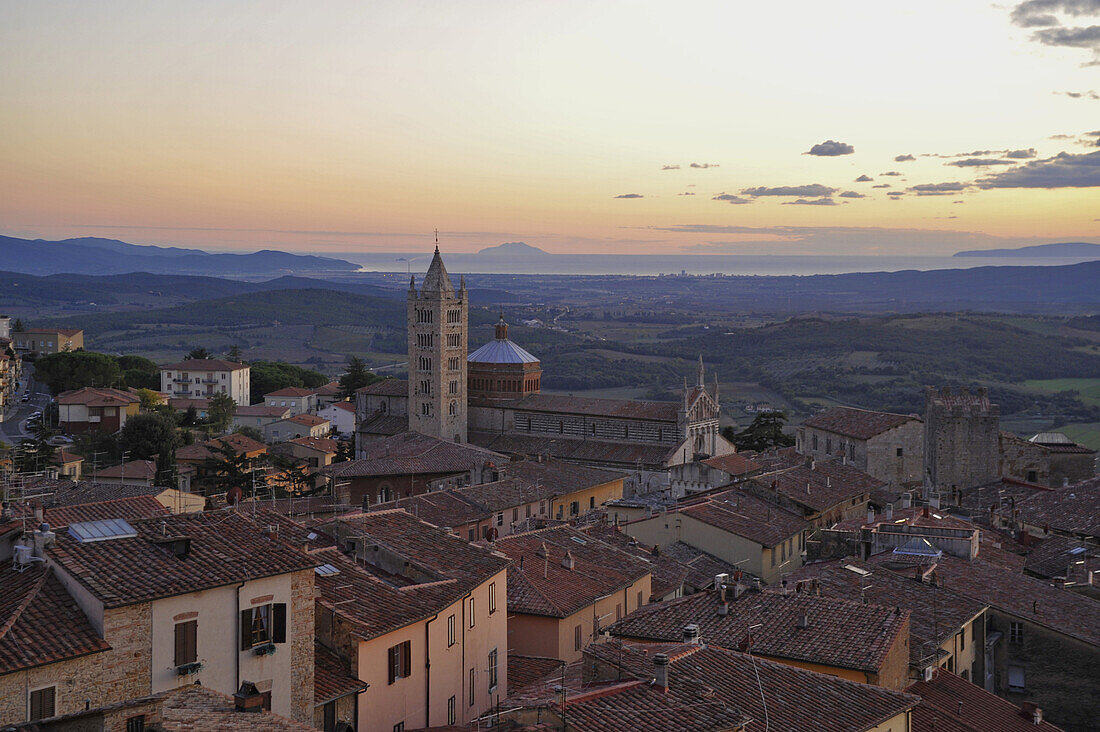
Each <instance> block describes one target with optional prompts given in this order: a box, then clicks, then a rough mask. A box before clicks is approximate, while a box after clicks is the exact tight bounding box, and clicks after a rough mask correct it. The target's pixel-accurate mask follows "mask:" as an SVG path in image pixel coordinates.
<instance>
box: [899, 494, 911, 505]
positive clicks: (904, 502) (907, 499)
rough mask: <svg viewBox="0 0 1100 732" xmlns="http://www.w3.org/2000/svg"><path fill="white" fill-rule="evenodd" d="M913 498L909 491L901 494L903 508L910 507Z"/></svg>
mask: <svg viewBox="0 0 1100 732" xmlns="http://www.w3.org/2000/svg"><path fill="white" fill-rule="evenodd" d="M912 500H913V499H912V498H911V497H910V496H909V494H908V493H902V494H901V507H902V508H909V506H910V505H912Z"/></svg>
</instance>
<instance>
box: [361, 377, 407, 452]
mask: <svg viewBox="0 0 1100 732" xmlns="http://www.w3.org/2000/svg"><path fill="white" fill-rule="evenodd" d="M408 431H409V382H407V381H404V380H399V379H383V380H381V381H376V382H374V383H373V384H371V385H369V386H364V387H363V388H361V389H358V390H356V392H355V456H356V457H357V458H359V457H362V456H363V455H364V454H365V450H366V443H368V442H371V441H373V440H377V439H380V438H382V439H384V438H386V437H393V436H394V435H399V434H402V433H404V432H408Z"/></svg>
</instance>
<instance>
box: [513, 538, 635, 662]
mask: <svg viewBox="0 0 1100 732" xmlns="http://www.w3.org/2000/svg"><path fill="white" fill-rule="evenodd" d="M495 549H496V550H497V551H499V552H501V553H502V554H504V555H505V556H507V557H508V558H509V559H510V560H511V561H512V564H511V566H510V567H509V569H508V616H509V617H508V635H509V644H508V645H509V648H510V649H511V650H513V651H515V652H516V653H519V654H521V655H529V656H542V657H546V658H557V659H559V660H561V661H566V662H571V661H576V660H577V659H579V658H580V657H581V653H582V652H583V651H584V649H585V647H586V646H587V645H588V644H589V643H592V642H593V641H595V640H596V639H598V638H599V637H600V634H601V633H602V632H603V631H604V630H605V629H606V628H607V627H608V626H610V625H611V624H612V623H613V622H615V621H616V620H618V619H620V618H622V617H623V616H625V615H627V614H629V613H631V612H634V611H635V610H637V609H638V608H639V607H641V606H642V605H645V604H646V603H647V602H648V601H649V597H650V595H651V594H652V587H651V579H652V577H651V565H650V563H649V562H647V561H645V560H643V559H641V558H640V557H636V556H632V555H630V554H627V553H625V552H622V551H620V550H619V549H617V548H615V547H613V546H611V545H609V544H605V543H604V542H602V541H600V540H599V539H597V538H595V537H592V536H589V535H587V534H584V533H582V532H580V531H577V530H576V529H574V528H572V527H569V526H559V527H555V528H549V529H540V530H538V531H531V532H527V533H523V534H512V535H511V536H507V537H505V538H503V539H501V540H500V541H498V542H497V543H496V545H495Z"/></svg>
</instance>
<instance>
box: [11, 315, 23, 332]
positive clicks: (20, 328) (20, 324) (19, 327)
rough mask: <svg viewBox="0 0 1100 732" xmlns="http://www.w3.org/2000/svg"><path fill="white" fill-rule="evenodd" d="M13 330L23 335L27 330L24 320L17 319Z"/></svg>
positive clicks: (13, 324) (12, 327)
mask: <svg viewBox="0 0 1100 732" xmlns="http://www.w3.org/2000/svg"><path fill="white" fill-rule="evenodd" d="M11 329H12V332H14V333H22V332H23V331H25V330H26V329H27V328H26V327H25V326H24V325H23V320H22V319H21V318H16V319H15V322H14V323H12V326H11Z"/></svg>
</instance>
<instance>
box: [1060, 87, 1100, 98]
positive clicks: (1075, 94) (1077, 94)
mask: <svg viewBox="0 0 1100 732" xmlns="http://www.w3.org/2000/svg"><path fill="white" fill-rule="evenodd" d="M1053 93H1054V94H1061V95H1063V96H1067V97H1069V98H1070V99H1092V100H1097V99H1100V94H1097V93H1096V92H1094V91H1092V90H1091V89H1090V90H1088V91H1083V92H1071V91H1056V92H1053Z"/></svg>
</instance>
